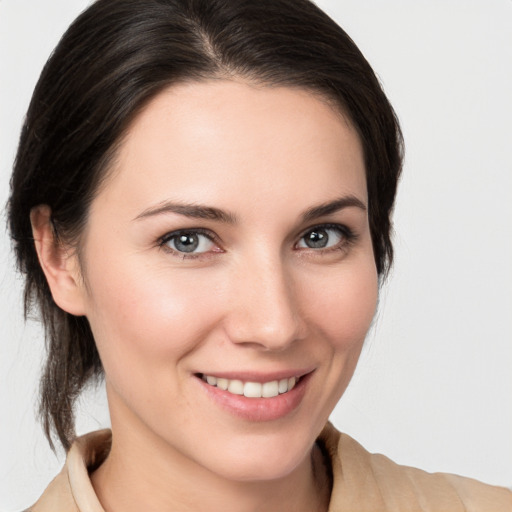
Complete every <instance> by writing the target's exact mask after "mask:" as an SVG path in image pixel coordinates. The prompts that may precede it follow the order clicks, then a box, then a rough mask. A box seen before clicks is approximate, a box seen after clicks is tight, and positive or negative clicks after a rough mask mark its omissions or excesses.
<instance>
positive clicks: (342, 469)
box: [319, 424, 512, 512]
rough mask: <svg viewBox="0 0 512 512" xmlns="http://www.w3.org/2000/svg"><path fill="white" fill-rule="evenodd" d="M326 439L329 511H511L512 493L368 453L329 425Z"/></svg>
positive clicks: (322, 439) (322, 440)
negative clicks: (330, 479)
mask: <svg viewBox="0 0 512 512" xmlns="http://www.w3.org/2000/svg"><path fill="white" fill-rule="evenodd" d="M319 441H320V442H321V443H323V444H324V447H325V450H326V452H327V454H328V456H329V458H330V461H331V467H332V473H333V489H332V497H331V507H330V509H329V512H337V511H338V510H358V511H360V512H365V511H373V510H378V511H379V512H385V511H390V512H391V511H393V512H399V511H407V512H410V511H413V510H414V511H449V512H456V511H461V512H463V511H471V512H490V511H492V512H512V492H511V491H510V490H508V489H505V488H502V487H495V486H492V485H486V484H483V483H481V482H478V481H477V480H473V479H471V478H464V477H460V476H456V475H451V474H447V473H427V472H426V471H422V470H420V469H416V468H411V467H408V466H401V465H399V464H396V463H394V462H393V461H392V460H390V459H389V458H387V457H385V456H384V455H380V454H372V453H369V452H368V451H367V450H366V449H365V448H363V447H362V446H361V445H360V444H359V443H358V442H357V441H355V440H354V439H352V438H351V437H350V436H348V435H346V434H342V433H340V432H338V431H337V430H336V429H335V428H334V427H333V426H332V425H330V424H328V425H327V426H326V428H325V429H324V431H323V432H322V435H321V436H320V439H319Z"/></svg>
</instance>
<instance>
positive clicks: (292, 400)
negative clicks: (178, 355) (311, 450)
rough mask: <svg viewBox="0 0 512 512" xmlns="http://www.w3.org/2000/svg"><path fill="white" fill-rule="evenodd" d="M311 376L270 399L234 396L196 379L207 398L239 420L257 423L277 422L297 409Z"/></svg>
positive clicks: (308, 375) (302, 378) (301, 379)
mask: <svg viewBox="0 0 512 512" xmlns="http://www.w3.org/2000/svg"><path fill="white" fill-rule="evenodd" d="M311 374H312V372H311V373H308V374H307V375H304V376H303V377H301V378H300V380H299V382H297V384H296V385H295V387H294V388H293V389H292V390H291V391H287V392H286V393H283V394H282V395H278V396H274V397H272V398H248V397H246V396H244V395H234V394H233V393H230V392H229V391H225V390H222V389H220V388H218V387H215V386H211V385H210V384H208V383H206V382H204V381H203V380H202V379H201V378H199V377H196V379H197V381H198V382H199V383H200V384H201V385H202V387H203V389H204V390H205V391H206V393H208V396H209V397H210V398H211V399H212V400H214V401H215V402H216V403H217V404H219V405H220V406H221V407H222V408H224V409H225V410H227V411H228V412H230V413H231V414H234V415H235V416H238V417H239V418H242V419H245V420H249V421H253V422H257V421H272V420H278V419H280V418H284V417H285V416H287V415H288V414H290V413H291V412H293V411H294V410H295V409H297V407H298V406H299V405H300V403H301V402H302V399H303V398H304V394H305V392H306V386H307V383H308V381H309V378H310V376H311Z"/></svg>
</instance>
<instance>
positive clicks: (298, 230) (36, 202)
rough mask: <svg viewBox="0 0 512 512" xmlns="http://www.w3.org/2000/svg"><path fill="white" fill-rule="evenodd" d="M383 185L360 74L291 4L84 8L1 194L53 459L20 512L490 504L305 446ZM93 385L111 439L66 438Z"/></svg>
mask: <svg viewBox="0 0 512 512" xmlns="http://www.w3.org/2000/svg"><path fill="white" fill-rule="evenodd" d="M175 4H177V5H175ZM91 55H94V59H91ZM400 167H401V137H400V131H399V128H398V125H397V123H396V120H395V117H394V114H393V111H392V109H391V107H390V105H389V103H388V102H387V100H386V98H385V96H384V95H383V93H382V91H381V89H380V86H379V84H378V82H377V80H376V79H375V76H374V75H373V72H372V71H371V68H370V67H369V66H368V64H367V63H366V61H365V60H364V58H363V57H362V56H361V55H360V53H359V52H358V50H357V48H356V47H355V46H354V45H353V43H352V42H351V41H350V39H348V37H347V36H346V34H345V33H344V32H343V31H341V29H339V28H338V27H337V26H336V25H334V24H333V22H332V21H331V20H329V19H328V18H327V17H326V16H325V15H323V13H321V12H320V11H318V10H317V9H316V8H315V7H314V6H313V5H311V4H309V3H307V2H296V1H295V2H289V1H288V2H278V1H272V2H257V3H254V2H239V1H238V2H219V3H217V2H140V1H138V2H129V1H112V0H108V1H99V2H97V3H95V4H93V6H92V7H91V8H90V9H88V11H86V12H85V13H84V15H82V16H81V17H80V18H79V19H78V20H77V22H76V23H75V24H74V25H73V26H72V27H71V28H70V30H69V31H68V33H67V35H66V36H65V37H64V39H63V40H62V42H61V43H60V45H59V47H58V48H57V50H56V52H55V54H54V55H53V57H52V59H51V61H50V62H49V64H48V66H47V67H46V69H45V71H44V72H43V75H42V77H41V80H40V82H39V84H38V87H37V88H36V91H35V93H34V97H33V101H32V104H31V107H30V109H29V113H28V115H27V121H26V124H25V127H24V131H23V133H22V138H21V141H20V147H19V152H18V157H17V161H16V166H15V170H14V173H13V179H12V195H11V200H10V211H9V221H10V227H11V232H12V234H13V238H14V240H15V247H16V251H17V256H18V261H19V264H20V267H21V268H22V270H23V271H24V272H25V273H26V275H27V284H26V291H27V295H26V297H27V305H28V306H30V304H31V301H35V303H36V304H37V305H38V306H39V307H40V308H41V313H42V316H43V319H44V321H45V327H46V329H47V338H48V341H49V345H50V354H49V360H48V363H47V367H46V373H45V376H44V379H43V387H42V414H43V419H44V422H45V428H46V431H47V433H48V437H49V439H50V432H51V431H54V432H55V433H56V434H57V436H58V438H59V440H60V442H61V443H62V444H63V446H64V447H66V449H69V448H70V446H71V445H72V446H71V449H70V451H69V458H68V463H67V466H66V467H65V468H64V470H63V472H62V473H61V475H60V476H59V477H57V479H56V480H55V481H54V482H53V483H52V484H51V486H50V487H49V489H48V490H47V491H46V492H45V494H44V495H43V497H42V498H41V500H40V501H39V502H38V503H37V504H36V505H35V506H34V508H33V510H36V511H37V510H61V509H62V510H64V509H65V510H68V509H69V510H82V511H85V510H107V511H108V510H119V509H122V510H131V509H133V510H140V509H141V508H142V509H149V510H151V509H155V510H166V509H168V510H203V509H205V508H206V507H208V508H210V509H219V510H220V509H221V508H222V510H226V509H227V510H262V509H264V510H274V509H275V510H283V509H286V510H328V509H329V510H341V509H347V507H348V509H350V510H385V509H389V510H399V509H400V508H403V509H404V510H405V509H407V510H411V509H415V508H418V507H420V506H423V507H425V509H427V508H426V507H437V508H438V509H449V508H447V507H451V508H452V509H454V510H455V509H456V508H455V507H461V506H463V505H464V506H474V507H477V508H476V509H481V510H485V509H489V507H492V509H493V510H500V509H503V510H505V509H506V508H505V507H509V506H510V499H511V497H510V493H509V492H507V491H505V490H502V489H493V488H491V487H487V486H483V485H481V484H478V483H475V482H471V481H468V480H464V479H458V478H456V477H451V476H445V475H437V476H427V475H426V474H425V473H422V472H419V471H417V470H412V469H409V468H400V467H398V466H396V465H394V464H393V463H391V462H390V461H388V460H387V459H385V458H382V457H379V456H374V457H370V456H369V454H367V452H365V451H364V449H362V448H361V447H360V446H359V445H357V443H355V442H354V441H353V440H351V439H350V438H348V437H344V436H341V437H340V435H339V434H338V433H336V432H335V431H334V430H333V429H332V427H329V426H328V427H326V428H324V425H325V423H326V421H327V419H328V417H329V414H330V412H331V411H332V408H333V407H334V405H335V404H336V402H337V401H338V399H339V398H340V396H341V394H342V393H343V391H344V390H345V388H346V386H347V384H348V382H349V380H350V378H351V376H352V374H353V371H354V369H355V365H356V363H357V359H358V357H359V354H360V351H361V348H362V344H363V341H364V338H365V335H366V332H367V330H368V328H369V326H370V323H371V320H372V318H373V315H374V311H375V306H376V299H377V288H378V280H379V277H383V276H384V275H385V273H386V271H387V269H388V267H389V264H390V262H391V259H392V247H391V243H390V219H389V216H390V212H391V209H392V206H393V200H394V194H395V190H396V182H397V179H398V176H399V172H400ZM103 371H104V372H105V379H106V386H107V393H108V398H109V409H110V415H111V420H112V438H110V434H109V433H97V434H93V435H91V436H89V437H86V438H81V439H79V440H75V439H74V431H73V430H74V429H73V403H74V400H75V398H76V396H77V395H78V393H79V392H80V390H81V389H82V387H83V386H84V384H85V383H86V382H87V381H88V380H89V379H90V378H91V377H97V376H99V375H101V373H102V372H103ZM319 436H320V437H319ZM72 443H73V444H72ZM340 459H341V463H340ZM84 462H85V463H84ZM342 466H343V468H344V469H343V471H342ZM88 472H89V473H90V478H89V476H88V474H87V473H88ZM369 474H374V480H372V481H371V482H369V481H368V475H369ZM198 489H199V490H200V492H199V491H198ZM283 503H284V505H283ZM427 503H428V505H427ZM478 507H479V508H478ZM500 507H501V508H500Z"/></svg>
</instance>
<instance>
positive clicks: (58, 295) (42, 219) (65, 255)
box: [30, 205, 85, 316]
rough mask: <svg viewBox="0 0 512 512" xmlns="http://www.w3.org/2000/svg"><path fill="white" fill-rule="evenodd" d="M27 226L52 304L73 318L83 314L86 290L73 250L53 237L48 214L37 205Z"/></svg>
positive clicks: (53, 233)
mask: <svg viewBox="0 0 512 512" xmlns="http://www.w3.org/2000/svg"><path fill="white" fill-rule="evenodd" d="M30 222H31V224H32V234H33V236H34V244H35V248H36V252H37V256H38V258H39V264H40V265H41V268H42V269H43V272H44V274H45V276H46V280H47V281H48V285H49V287H50V291H51V293H52V297H53V300H54V301H55V303H56V304H57V305H58V306H59V307H60V308H61V309H63V310H64V311H66V312H68V313H71V314H72V315H75V316H81V315H84V314H85V286H84V284H83V281H82V277H81V274H80V265H79V262H78V257H77V255H76V253H75V251H74V249H73V248H72V247H69V246H66V245H64V244H63V243H62V242H61V241H60V240H59V239H58V238H57V236H56V233H55V230H54V228H53V225H52V222H51V210H50V207H49V206H47V205H39V206H36V207H34V208H32V210H31V211H30Z"/></svg>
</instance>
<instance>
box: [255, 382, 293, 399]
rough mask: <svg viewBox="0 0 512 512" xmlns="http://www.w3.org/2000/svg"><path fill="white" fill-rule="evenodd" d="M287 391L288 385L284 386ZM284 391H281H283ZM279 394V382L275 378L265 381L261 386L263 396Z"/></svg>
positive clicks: (269, 396) (268, 396)
mask: <svg viewBox="0 0 512 512" xmlns="http://www.w3.org/2000/svg"><path fill="white" fill-rule="evenodd" d="M286 391H288V387H287V388H286ZM286 391H283V393H285V392H286ZM277 395H279V383H278V382H277V380H273V381H272V382H265V384H263V385H262V386H261V396H263V397H265V398H272V397H273V396H277Z"/></svg>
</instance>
